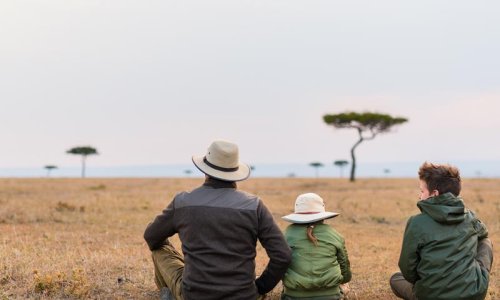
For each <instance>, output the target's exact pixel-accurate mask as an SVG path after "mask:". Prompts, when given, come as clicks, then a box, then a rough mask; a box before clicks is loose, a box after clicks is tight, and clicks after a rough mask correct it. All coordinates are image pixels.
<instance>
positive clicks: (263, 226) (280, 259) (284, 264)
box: [255, 200, 292, 295]
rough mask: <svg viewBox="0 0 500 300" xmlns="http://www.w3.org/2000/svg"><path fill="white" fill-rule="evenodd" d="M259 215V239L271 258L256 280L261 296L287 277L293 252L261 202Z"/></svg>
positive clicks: (258, 210) (258, 208)
mask: <svg viewBox="0 0 500 300" xmlns="http://www.w3.org/2000/svg"><path fill="white" fill-rule="evenodd" d="M257 215H258V222H259V225H258V226H259V228H258V238H259V241H260V243H261V244H262V246H263V247H264V249H266V253H267V256H269V263H268V264H267V266H266V269H265V270H264V272H263V273H262V275H260V277H259V278H257V279H256V280H255V284H256V285H257V290H258V291H259V294H261V295H264V294H266V293H267V292H269V291H270V290H272V289H273V288H274V287H275V286H276V284H277V283H278V282H279V281H280V280H281V278H283V276H284V275H285V272H286V270H287V269H288V265H290V262H291V261H292V251H291V250H290V247H288V244H287V242H286V241H285V238H284V237H283V234H282V233H281V230H280V229H279V228H278V226H277V225H276V223H275V222H274V219H273V216H272V215H271V213H270V212H269V210H268V209H267V207H266V206H265V205H264V204H263V203H262V201H260V200H259V205H258V207H257Z"/></svg>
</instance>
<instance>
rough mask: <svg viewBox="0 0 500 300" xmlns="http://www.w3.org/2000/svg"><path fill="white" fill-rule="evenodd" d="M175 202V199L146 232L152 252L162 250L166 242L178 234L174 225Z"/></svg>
mask: <svg viewBox="0 0 500 300" xmlns="http://www.w3.org/2000/svg"><path fill="white" fill-rule="evenodd" d="M174 202H175V199H174V200H173V201H172V202H170V204H169V205H168V206H167V208H165V209H164V210H163V212H162V213H161V214H160V215H158V216H156V218H155V219H154V221H153V222H151V223H149V225H148V226H147V227H146V230H145V231H144V239H145V240H146V243H147V244H148V247H149V249H150V250H151V251H153V250H156V249H159V248H161V247H162V246H163V245H164V244H165V240H166V239H167V238H168V237H170V236H172V235H174V234H175V233H176V232H177V231H176V230H175V225H174V214H175V206H174Z"/></svg>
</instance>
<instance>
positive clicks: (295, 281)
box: [281, 193, 351, 300]
mask: <svg viewBox="0 0 500 300" xmlns="http://www.w3.org/2000/svg"><path fill="white" fill-rule="evenodd" d="M338 215H339V213H335V212H328V211H325V204H324V202H323V199H322V198H321V197H320V196H319V195H317V194H314V193H307V194H302V195H299V196H298V197H297V200H295V211H294V213H293V214H289V215H286V216H284V217H283V219H284V220H285V221H288V222H291V223H292V224H291V225H289V226H288V227H287V228H286V230H285V238H286V240H287V242H288V245H289V246H290V248H291V249H292V263H291V264H290V266H289V267H288V270H287V272H286V274H285V276H284V278H283V286H284V289H283V294H282V296H281V299H282V300H296V299H297V300H299V299H308V300H327V299H328V300H330V299H343V294H344V292H343V291H342V288H341V285H343V284H345V283H347V282H349V281H350V280H351V269H350V263H349V258H348V256H347V250H346V248H345V243H344V238H343V237H342V236H341V235H340V234H339V233H338V232H337V231H336V230H335V229H333V228H332V227H330V226H329V225H327V224H324V223H323V220H325V219H329V218H334V217H336V216H338ZM345 288H348V286H347V285H345Z"/></svg>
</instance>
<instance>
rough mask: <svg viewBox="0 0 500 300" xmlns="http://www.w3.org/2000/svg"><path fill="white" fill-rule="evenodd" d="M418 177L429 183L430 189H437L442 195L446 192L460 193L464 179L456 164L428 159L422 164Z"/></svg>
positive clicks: (428, 187) (456, 194)
mask: <svg viewBox="0 0 500 300" xmlns="http://www.w3.org/2000/svg"><path fill="white" fill-rule="evenodd" d="M418 177H419V178H420V180H423V181H424V182H425V183H426V184H427V189H428V190H429V191H434V190H437V191H438V192H439V194H440V195H441V194H444V193H452V194H453V195H455V196H458V195H460V190H461V189H462V180H461V178H460V171H459V170H458V168H457V167H455V166H452V165H448V164H433V163H430V162H427V161H426V162H424V163H423V164H422V165H421V166H420V169H419V170H418Z"/></svg>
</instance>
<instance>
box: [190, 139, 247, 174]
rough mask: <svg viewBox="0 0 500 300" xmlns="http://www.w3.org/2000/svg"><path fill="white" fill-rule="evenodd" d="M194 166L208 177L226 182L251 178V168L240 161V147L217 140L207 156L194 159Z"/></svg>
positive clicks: (194, 157) (210, 147)
mask: <svg viewBox="0 0 500 300" xmlns="http://www.w3.org/2000/svg"><path fill="white" fill-rule="evenodd" d="M192 160H193V163H194V165H195V166H196V167H197V168H198V169H199V170H200V171H202V172H203V173H205V174H207V175H208V176H211V177H214V178H217V179H220V180H224V181H241V180H245V179H247V178H248V177H249V176H250V167H249V166H248V165H246V164H244V163H241V162H240V161H239V153H238V146H237V145H236V144H234V143H231V142H228V141H223V140H216V141H214V142H212V144H210V146H209V147H208V150H207V154H205V155H199V156H195V155H193V157H192Z"/></svg>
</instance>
